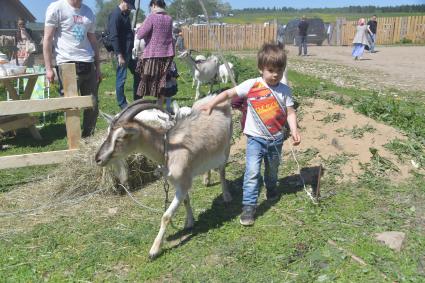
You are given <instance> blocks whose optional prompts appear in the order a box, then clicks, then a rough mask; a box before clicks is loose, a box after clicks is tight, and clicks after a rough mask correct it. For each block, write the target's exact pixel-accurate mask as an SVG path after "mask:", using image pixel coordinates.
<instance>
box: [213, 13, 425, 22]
mask: <svg viewBox="0 0 425 283" xmlns="http://www.w3.org/2000/svg"><path fill="white" fill-rule="evenodd" d="M303 15H305V16H306V17H307V18H321V19H322V20H323V21H324V22H335V21H336V19H337V18H346V19H347V20H350V21H351V20H352V21H354V20H358V19H359V18H368V17H370V16H371V15H365V14H354V13H353V14H326V13H284V12H275V11H269V12H267V13H260V12H258V13H249V12H246V13H238V14H235V15H234V16H233V17H224V18H222V19H221V21H222V22H224V23H229V24H247V23H264V22H268V21H273V20H275V19H276V20H277V21H278V23H281V24H286V23H288V22H289V21H290V20H292V19H296V18H301V17H302V16H303ZM376 15H377V17H378V18H384V17H385V18H387V17H407V16H423V15H424V14H423V13H377V14H376Z"/></svg>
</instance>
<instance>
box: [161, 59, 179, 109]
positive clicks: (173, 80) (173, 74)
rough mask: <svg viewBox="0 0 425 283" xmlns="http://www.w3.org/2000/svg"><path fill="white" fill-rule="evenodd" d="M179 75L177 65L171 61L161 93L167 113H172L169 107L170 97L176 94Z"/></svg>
mask: <svg viewBox="0 0 425 283" xmlns="http://www.w3.org/2000/svg"><path fill="white" fill-rule="evenodd" d="M178 77H179V72H178V70H177V65H176V63H175V62H174V61H173V62H172V63H171V66H170V69H168V72H167V76H166V82H165V87H164V90H163V92H162V93H163V95H164V97H165V105H166V109H167V111H168V113H172V109H171V98H172V97H173V96H175V95H176V94H177V91H178V88H177V78H178Z"/></svg>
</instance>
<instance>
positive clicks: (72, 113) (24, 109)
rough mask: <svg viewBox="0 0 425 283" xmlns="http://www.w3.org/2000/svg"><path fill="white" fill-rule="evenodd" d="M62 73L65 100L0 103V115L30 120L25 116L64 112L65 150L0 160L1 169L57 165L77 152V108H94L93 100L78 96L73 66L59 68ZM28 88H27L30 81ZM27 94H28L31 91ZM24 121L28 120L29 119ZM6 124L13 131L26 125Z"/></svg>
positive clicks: (78, 121) (12, 122) (79, 130)
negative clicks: (24, 117) (22, 117)
mask: <svg viewBox="0 0 425 283" xmlns="http://www.w3.org/2000/svg"><path fill="white" fill-rule="evenodd" d="M61 73H62V79H63V86H64V93H65V97H62V98H49V99H45V100H13V101H4V102H0V115H2V116H3V115H9V116H8V117H16V115H27V117H30V116H28V114H30V113H37V112H48V111H58V110H59V111H64V112H65V113H66V118H65V123H66V132H67V138H68V150H61V151H52V152H42V153H31V154H22V155H11V156H4V157H0V169H6V168H17V167H25V166H32V165H46V164H55V163H60V162H62V161H63V160H64V159H65V158H66V157H67V156H68V155H69V154H72V153H73V152H75V151H76V150H78V147H79V143H80V139H81V128H80V109H83V108H90V107H93V106H94V103H95V101H94V99H95V98H94V97H93V96H79V94H78V89H77V78H76V72H75V64H63V65H61ZM28 85H30V83H29V82H28ZM28 85H27V86H28ZM25 95H26V98H29V96H28V94H27V93H26V92H25ZM29 95H31V92H30V93H29ZM2 116H0V117H2ZM27 119H29V120H31V118H27ZM29 122H32V121H29ZM8 123H9V124H8V125H9V126H8V127H15V128H16V127H18V128H19V127H21V126H25V125H27V124H26V123H24V122H16V121H13V120H12V121H9V122H8ZM22 123H23V124H22ZM1 127H3V125H0V129H1Z"/></svg>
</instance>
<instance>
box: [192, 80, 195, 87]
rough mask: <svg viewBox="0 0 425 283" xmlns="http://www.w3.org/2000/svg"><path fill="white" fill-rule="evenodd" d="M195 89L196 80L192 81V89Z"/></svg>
mask: <svg viewBox="0 0 425 283" xmlns="http://www.w3.org/2000/svg"><path fill="white" fill-rule="evenodd" d="M194 87H195V78H193V79H192V88H194Z"/></svg>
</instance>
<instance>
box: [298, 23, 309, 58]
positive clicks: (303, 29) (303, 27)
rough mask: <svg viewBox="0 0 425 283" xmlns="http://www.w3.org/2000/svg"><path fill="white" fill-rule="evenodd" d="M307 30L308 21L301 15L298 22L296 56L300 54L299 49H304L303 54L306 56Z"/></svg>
mask: <svg viewBox="0 0 425 283" xmlns="http://www.w3.org/2000/svg"><path fill="white" fill-rule="evenodd" d="M307 30H308V23H307V21H306V17H305V16H303V17H302V18H301V22H300V23H299V24H298V36H299V45H298V56H301V51H304V56H307ZM303 49H304V50H303Z"/></svg>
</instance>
